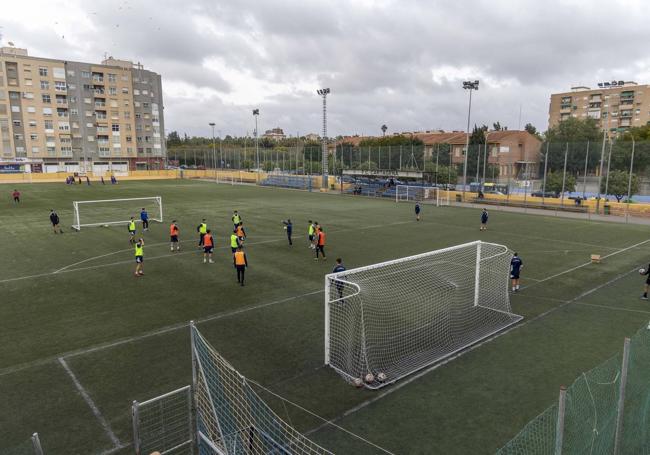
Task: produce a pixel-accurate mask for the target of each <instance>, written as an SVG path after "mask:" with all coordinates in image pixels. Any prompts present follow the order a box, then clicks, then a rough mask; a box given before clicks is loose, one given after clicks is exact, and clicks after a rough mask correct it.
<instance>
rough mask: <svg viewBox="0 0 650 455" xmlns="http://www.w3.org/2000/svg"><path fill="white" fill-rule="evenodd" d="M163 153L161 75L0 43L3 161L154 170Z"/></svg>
mask: <svg viewBox="0 0 650 455" xmlns="http://www.w3.org/2000/svg"><path fill="white" fill-rule="evenodd" d="M165 158H166V150H165V141H164V120H163V103H162V85H161V78H160V75H159V74H156V73H154V72H152V71H148V70H145V69H144V68H143V67H142V65H140V64H133V63H132V62H130V61H124V60H116V59H113V58H112V57H111V58H108V59H106V60H104V61H102V62H101V64H93V63H81V62H70V61H63V60H55V59H48V58H39V57H32V56H29V55H28V52H27V50H26V49H18V48H14V47H3V48H0V160H2V161H5V162H11V161H18V162H31V163H38V164H39V165H37V166H32V167H33V168H34V169H37V170H38V169H42V171H43V172H90V171H94V172H105V171H109V170H110V171H113V172H119V171H126V170H127V169H131V170H135V169H155V168H161V167H163V166H164V162H165Z"/></svg>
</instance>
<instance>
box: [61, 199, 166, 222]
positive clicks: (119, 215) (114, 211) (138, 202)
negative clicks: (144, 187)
mask: <svg viewBox="0 0 650 455" xmlns="http://www.w3.org/2000/svg"><path fill="white" fill-rule="evenodd" d="M72 206H73V209H74V224H73V225H72V227H73V229H76V230H77V231H79V230H81V228H82V227H91V226H105V225H113V224H126V223H128V222H129V221H130V218H131V217H134V218H135V221H136V222H138V223H139V222H140V211H141V210H142V208H145V209H146V210H147V213H148V214H149V220H151V221H157V222H159V223H162V221H163V207H162V198H161V197H160V196H152V197H134V198H126V199H102V200H96V201H73V202H72Z"/></svg>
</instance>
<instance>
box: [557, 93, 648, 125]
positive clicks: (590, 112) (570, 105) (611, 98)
mask: <svg viewBox="0 0 650 455" xmlns="http://www.w3.org/2000/svg"><path fill="white" fill-rule="evenodd" d="M571 117H573V118H578V119H586V118H593V119H595V120H596V121H597V122H598V125H599V126H600V128H601V130H604V129H606V130H607V131H608V135H611V136H616V135H617V134H619V133H621V132H623V131H625V130H627V129H629V128H630V127H634V126H644V125H647V124H649V123H650V85H639V84H637V83H636V82H632V81H612V82H603V83H599V84H598V88H596V89H592V88H590V87H585V86H577V87H571V91H569V92H564V93H554V94H552V95H551V104H550V106H549V121H548V122H549V127H554V126H556V125H557V124H559V123H560V122H561V121H562V120H566V119H568V118H571Z"/></svg>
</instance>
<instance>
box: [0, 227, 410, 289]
mask: <svg viewBox="0 0 650 455" xmlns="http://www.w3.org/2000/svg"><path fill="white" fill-rule="evenodd" d="M411 222H412V221H399V222H396V223H387V224H374V225H371V226H362V227H358V228H348V229H333V230H331V231H328V232H330V233H338V232H347V231H352V230H354V231H359V230H364V229H376V228H382V227H388V226H398V225H401V224H410V223H411ZM187 241H188V240H185V242H187ZM283 241H284V242H286V241H287V238H286V236H284V237H278V238H274V239H270V240H262V241H259V242H247V243H246V244H245V245H261V244H265V243H274V242H283ZM168 243H169V242H165V243H156V244H152V245H151V246H154V245H166V244H168ZM228 248H230V246H227V245H223V246H220V247H217V248H215V249H216V250H220V249H228ZM128 251H132V250H131V249H127V250H118V251H113V252H111V253H106V254H103V255H100V256H94V257H92V258H87V259H84V260H83V261H79V262H77V263H74V264H70V265H67V266H65V267H62V268H60V269H57V270H55V271H53V272H43V273H38V274H35V275H25V276H18V277H14V278H5V279H4V280H0V284H2V283H10V282H13V281H21V280H29V279H32V278H41V277H46V276H51V275H60V274H63V273H70V272H78V271H82V270H93V269H99V268H104V267H112V266H114V265H122V264H131V263H133V260H132V259H129V260H123V261H117V262H111V263H108V264H98V265H91V266H87V267H77V268H70V267H73V266H75V265H78V264H81V263H85V262H88V261H92V260H95V259H99V258H103V257H107V256H111V255H114V254H118V253H125V252H128ZM202 251H203V250H199V249H194V248H192V249H191V250H187V251H183V252H177V253H170V254H163V255H161V256H151V257H149V256H148V257H147V260H148V261H151V260H153V259H161V258H168V257H175V256H182V255H186V254H198V253H202Z"/></svg>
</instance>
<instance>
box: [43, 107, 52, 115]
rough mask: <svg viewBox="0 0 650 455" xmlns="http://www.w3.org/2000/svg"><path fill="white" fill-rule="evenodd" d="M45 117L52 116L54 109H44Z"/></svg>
mask: <svg viewBox="0 0 650 455" xmlns="http://www.w3.org/2000/svg"><path fill="white" fill-rule="evenodd" d="M43 115H52V108H51V107H44V108H43Z"/></svg>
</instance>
